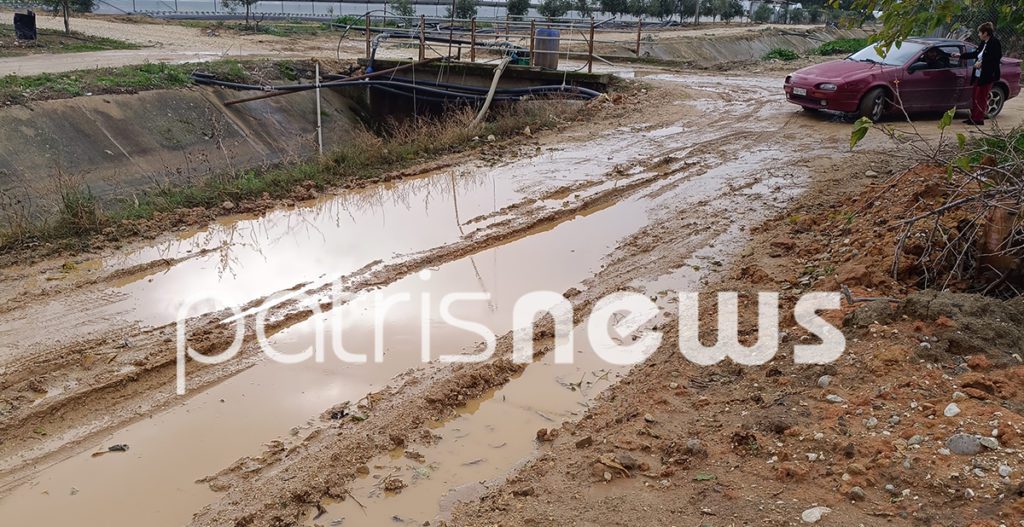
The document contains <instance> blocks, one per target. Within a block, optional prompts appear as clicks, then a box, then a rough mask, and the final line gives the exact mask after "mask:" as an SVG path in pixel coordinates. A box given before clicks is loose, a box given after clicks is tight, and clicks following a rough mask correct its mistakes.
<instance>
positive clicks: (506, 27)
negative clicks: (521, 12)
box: [505, 11, 510, 38]
mask: <svg viewBox="0 0 1024 527" xmlns="http://www.w3.org/2000/svg"><path fill="white" fill-rule="evenodd" d="M509 35H510V33H509V31H508V12H507V11H506V12H505V38H508V37H509Z"/></svg>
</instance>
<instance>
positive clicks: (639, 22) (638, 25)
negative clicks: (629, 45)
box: [636, 17, 644, 57]
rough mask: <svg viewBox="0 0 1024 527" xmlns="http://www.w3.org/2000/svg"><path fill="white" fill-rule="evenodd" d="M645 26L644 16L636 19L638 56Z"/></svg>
mask: <svg viewBox="0 0 1024 527" xmlns="http://www.w3.org/2000/svg"><path fill="white" fill-rule="evenodd" d="M643 27H644V19H643V17H641V18H638V19H637V21H636V56H637V57H639V56H640V32H641V31H642V30H643Z"/></svg>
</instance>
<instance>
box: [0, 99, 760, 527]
mask: <svg viewBox="0 0 1024 527" xmlns="http://www.w3.org/2000/svg"><path fill="white" fill-rule="evenodd" d="M766 104H767V103H766ZM694 132H696V134H697V136H698V137H701V138H702V139H703V140H702V141H697V142H695V143H686V144H683V145H679V146H670V147H667V148H666V149H664V150H662V151H659V152H658V153H657V154H652V155H649V156H647V157H648V159H647V161H646V162H645V163H643V165H642V167H643V168H646V169H648V170H650V169H652V168H656V169H657V170H656V171H655V172H654V173H653V174H649V175H646V176H643V177H637V178H634V179H633V180H627V181H628V182H627V183H624V184H621V185H619V186H614V187H612V188H610V189H606V190H602V191H600V192H598V193H595V194H593V195H591V196H587V198H586V199H584V200H582V201H580V202H578V203H576V204H574V205H572V206H570V207H566V208H562V209H558V210H554V211H547V212H546V213H539V212H540V211H543V207H541V206H539V205H538V202H537V201H536V200H534V201H530V202H523V203H522V204H518V205H517V206H516V207H514V208H513V209H512V210H510V211H508V212H509V213H512V214H517V215H519V216H521V217H522V216H525V217H528V218H529V219H527V220H523V219H518V220H517V219H515V217H513V218H509V219H505V220H501V221H498V222H495V223H494V224H491V225H489V226H487V227H484V228H480V229H477V230H475V231H472V232H470V233H469V234H467V235H466V236H465V237H464V238H463V239H462V240H460V241H459V242H457V243H455V244H452V245H449V246H445V247H442V248H440V249H436V250H430V251H426V252H425V253H422V254H419V255H414V256H413V257H411V258H410V259H408V260H407V261H404V262H400V263H397V264H392V265H387V266H380V267H379V268H375V269H368V270H366V271H365V272H364V273H353V274H352V275H350V276H349V277H348V282H347V284H346V286H347V287H346V289H347V290H348V291H350V292H355V291H361V290H365V289H366V288H371V287H375V286H380V285H385V284H388V283H390V282H393V281H394V280H395V279H397V278H398V277H400V276H404V275H407V274H410V273H412V272H414V271H416V270H419V269H424V268H429V267H432V266H436V265H439V264H442V263H445V262H450V261H453V260H455V259H458V258H460V257H463V256H467V255H471V254H475V253H478V252H480V251H483V250H486V249H488V248H491V247H495V246H499V245H502V244H505V243H510V242H512V241H514V240H516V239H520V238H524V237H528V236H530V235H531V234H533V233H535V232H539V231H541V230H544V229H545V228H546V227H550V226H553V225H557V224H559V223H562V222H565V221H569V220H571V219H573V218H575V217H577V216H579V215H585V214H587V213H588V212H590V211H593V210H599V209H601V208H604V207H609V206H614V204H615V203H617V202H619V201H621V200H622V199H625V198H626V197H628V196H632V195H637V194H640V193H644V192H647V193H649V194H650V195H651V196H652V197H657V196H660V195H662V194H664V193H665V192H666V191H667V187H669V186H670V185H673V184H674V183H676V182H678V181H681V180H683V179H686V178H688V177H690V176H692V175H694V174H696V173H698V172H701V171H704V170H706V169H707V166H706V165H696V166H694V165H687V164H685V163H683V164H682V166H673V161H668V162H666V161H665V159H666V157H670V156H673V155H674V154H682V155H691V153H693V152H697V153H706V155H708V156H709V157H710V158H713V157H714V154H715V153H716V152H725V151H726V150H725V149H723V147H722V146H721V145H720V144H719V143H722V142H723V141H725V140H723V137H726V136H728V140H730V141H738V140H741V139H747V140H749V139H750V138H757V137H758V135H759V134H761V133H763V132H750V131H746V130H741V131H732V132H728V133H727V134H725V135H716V136H714V137H711V138H708V137H707V135H706V131H703V130H695V131H689V133H687V134H685V137H683V139H687V138H690V139H692V134H693V133H694ZM675 141H676V142H678V141H679V138H676V139H675ZM652 159H653V160H652ZM617 177H618V178H621V175H619V176H617ZM659 184H663V186H659ZM550 197H551V198H552V199H558V198H559V197H560V196H559V195H557V194H553V195H551V196H550ZM675 225H676V226H677V227H678V226H679V224H675ZM708 225H709V224H708V223H705V224H704V227H705V230H706V231H707V232H709V233H710V232H721V230H722V229H724V228H726V227H727V225H726V224H725V223H724V222H718V223H717V225H718V227H716V228H715V229H714V230H712V229H708V228H707V227H708ZM643 233H644V234H645V235H646V236H650V235H651V234H652V233H655V234H657V236H658V240H659V242H667V241H672V240H675V241H676V243H679V244H680V246H683V245H684V244H683V242H684V241H689V240H695V241H699V240H706V239H707V238H705V237H703V236H696V237H694V236H692V234H691V235H689V236H688V238H687V239H686V240H682V239H680V238H679V235H678V233H676V235H672V233H666V232H662V231H661V230H660V229H645V230H644V231H643ZM661 252H662V253H665V252H666V251H661ZM668 253H671V251H668ZM666 256H671V254H666ZM677 256H678V255H677ZM634 263H635V262H634ZM679 265H682V263H681V261H680V262H679ZM643 266H644V265H643V263H642V262H641V263H640V264H638V267H637V268H642V267H643ZM619 267H620V268H621V265H620V266H619ZM630 274H633V273H629V272H624V273H623V274H622V276H621V277H620V278H619V279H618V281H612V280H609V281H608V283H609V284H612V283H626V282H625V279H626V278H627V275H630ZM602 276H607V275H606V274H605V275H602ZM327 289H328V288H327V287H319V288H313V289H311V290H308V291H306V292H307V293H310V294H316V295H324V296H326V295H327V294H328V293H329V291H328V290H327ZM264 298H266V297H264ZM261 300H262V299H260V300H257V301H253V302H250V303H249V307H256V306H257V305H259V303H260V302H261ZM582 302H583V303H581V304H580V305H581V306H584V307H585V306H587V305H589V304H588V303H587V302H589V300H588V301H582ZM322 305H323V306H326V307H330V302H329V301H324V302H323V304H322ZM310 315H311V313H309V312H308V310H303V309H301V308H300V307H298V306H297V305H295V304H289V303H286V304H282V305H280V306H277V307H275V308H274V310H273V312H272V313H271V316H272V319H273V320H274V322H272V324H271V326H272V328H273V329H272V331H278V330H281V329H284V328H287V327H290V326H292V325H294V324H296V323H298V322H300V321H302V320H305V319H306V318H308V317H309V316H310ZM223 316H224V313H215V314H209V315H207V316H204V317H200V318H197V319H195V320H193V321H191V324H190V325H191V326H194V327H197V328H202V332H203V333H204V334H201V335H200V336H201V337H202V338H203V339H204V340H205V344H206V346H204V347H205V348H206V349H216V348H217V347H218V346H221V345H223V344H225V343H226V342H227V341H229V340H230V336H231V335H229V333H230V332H228V331H226V330H223V329H221V328H217V327H216V326H215V325H214V324H215V323H216V322H217V321H218V320H220V319H221V318H223ZM249 331H250V335H251V328H249ZM172 334H173V326H163V327H161V328H155V329H153V330H148V331H146V332H144V333H143V335H144V337H143V338H142V339H140V342H141V344H135V345H133V348H135V349H132V350H130V351H122V352H121V353H125V354H127V355H130V356H131V357H133V359H132V362H134V364H132V362H128V364H129V365H130V366H133V367H134V369H133V370H129V371H119V370H115V371H105V372H103V373H104V374H103V375H98V376H96V378H95V379H94V380H93V382H91V383H90V385H89V386H88V387H87V388H83V389H81V390H78V391H77V392H75V391H73V392H75V393H71V394H67V395H62V396H60V397H55V398H48V399H44V400H43V401H42V402H41V403H40V404H39V405H38V406H39V408H38V409H34V410H32V409H30V411H25V412H23V413H22V415H20V416H19V420H18V422H17V424H15V425H14V426H12V427H10V428H8V427H5V428H4V430H3V431H2V434H3V435H2V436H0V441H3V443H2V444H3V445H4V447H3V448H4V450H3V451H2V452H0V454H4V455H6V453H7V452H10V451H14V450H17V449H18V448H19V446H18V445H15V446H14V447H12V446H11V442H10V441H8V440H6V439H7V438H10V440H11V441H16V440H17V436H18V434H17V433H10V431H9V430H14V431H15V432H21V433H22V434H24V433H25V432H27V431H28V430H30V429H31V428H32V426H33V425H34V426H37V427H42V426H44V425H45V426H51V427H53V428H54V429H55V430H57V429H59V428H60V427H59V426H57V425H59V424H64V423H65V422H72V423H74V422H78V423H81V422H83V421H84V422H88V421H89V420H90V418H92V417H95V416H97V415H104V412H105V413H106V415H108V416H109V417H108V418H107V420H105V421H104V422H102V423H100V424H98V425H94V426H93V427H92V428H91V429H88V430H85V431H84V432H83V433H81V434H79V435H78V436H77V437H76V438H71V439H70V440H69V439H68V437H67V436H66V435H65V436H63V437H61V438H60V440H59V441H54V443H53V444H57V445H59V444H60V443H64V445H63V446H60V448H58V449H56V450H51V451H49V452H45V450H46V449H45V448H42V449H38V450H37V451H39V452H43V453H42V454H41V455H40V456H37V459H38V460H45V461H54V460H56V459H57V458H59V457H60V455H61V454H62V453H64V452H66V451H67V450H69V449H70V448H72V447H73V446H74V445H75V444H76V443H79V444H80V443H82V442H85V441H88V440H89V439H90V438H92V437H95V436H96V434H98V433H99V432H101V431H104V430H109V429H111V428H113V427H116V426H119V425H123V424H126V423H128V422H131V421H132V420H136V419H138V418H139V417H141V416H142V415H144V414H145V413H148V412H152V411H154V410H156V409H159V408H161V407H163V406H166V405H167V404H168V403H170V402H179V401H180V399H174V398H173V397H172V396H171V395H170V393H169V389H170V387H171V386H172V380H173V375H174V373H173V356H172V357H169V358H168V357H167V356H166V349H167V348H168V340H167V339H168V336H169V335H172ZM117 349H119V347H118V343H111V342H98V343H95V345H94V346H92V347H91V348H89V352H86V353H93V354H102V353H108V352H113V353H114V354H115V356H116V355H117V353H118V352H117V351H114V350H117ZM253 351H254V350H252V349H246V350H244V351H243V357H242V360H239V361H233V363H232V366H231V367H218V368H208V367H203V368H193V369H192V371H191V372H190V377H191V378H192V379H198V382H196V385H195V386H193V389H192V390H191V391H190V394H195V393H198V392H199V391H201V389H202V387H205V386H209V385H212V383H214V382H217V381H218V380H222V379H225V378H227V377H229V376H231V375H232V374H234V373H237V372H238V371H240V370H241V369H244V368H246V367H248V366H250V365H252V364H254V363H255V362H257V361H258V360H259V354H258V353H254V352H253ZM82 355H83V356H84V355H85V353H83V354H82ZM127 358H128V357H126V359H127ZM111 360H113V359H111ZM53 361H54V362H53V363H52V364H53V365H57V366H58V367H60V368H65V369H68V368H73V367H74V363H75V361H74V360H70V361H66V362H64V363H61V362H60V359H59V358H57V359H53ZM124 365H125V362H121V363H119V364H118V366H120V367H123V366H124ZM481 368H482V369H475V368H469V369H467V368H457V369H456V371H454V372H447V371H445V372H443V373H437V374H436V375H437V376H433V377H432V376H430V375H427V374H424V375H425V377H424V378H422V379H420V380H416V379H414V380H413V384H419V383H422V385H423V386H424V387H423V388H422V390H425V391H424V392H420V393H428V392H429V391H430V390H434V391H436V390H442V391H443V390H446V389H448V390H455V391H457V392H459V395H461V396H462V400H464V399H465V397H468V396H471V395H472V394H474V393H477V394H478V392H479V391H481V390H485V389H488V388H491V387H494V386H499V385H502V384H504V383H505V382H507V381H508V380H509V379H510V378H511V377H512V375H514V373H515V371H517V370H516V369H515V368H512V369H510V368H509V367H508V365H506V364H503V363H492V364H490V365H489V366H481ZM428 385H429V386H428ZM446 386H447V387H448V388H445V387H446ZM196 388H199V389H196ZM160 392H167V393H163V394H161V393H160ZM413 392H414V390H411V391H410V394H412V393H413ZM154 393H157V394H158V395H156V396H154ZM429 393H433V392H429ZM458 400H459V398H458V397H449V398H442V399H436V398H435V400H433V401H432V402H430V406H428V407H421V408H420V410H422V411H424V412H425V413H424V414H423V415H431V413H430V411H431V409H433V410H435V411H437V412H443V411H445V410H449V409H450V408H451V406H452V404H450V403H452V402H453V401H458ZM126 401H127V402H129V403H131V404H132V405H134V406H135V408H133V409H132V410H130V411H119V410H118V407H119V406H124V405H125V404H126ZM72 403H77V404H72ZM69 406H74V408H69ZM399 406H400V405H399ZM112 409H113V410H112ZM396 411H397V410H396ZM414 413H415V412H413V414H414ZM72 414H73V415H72ZM413 414H410V413H402V412H398V413H396V414H395V415H394V419H385V420H387V421H389V422H391V421H394V422H396V423H399V422H401V421H402V419H403V418H404V417H403V416H406V417H413ZM54 416H60V419H56V420H55V419H53V417H54ZM385 417H386V414H385ZM382 418H383V417H382ZM57 421H59V422H57ZM382 426H383V427H384V428H387V427H388V425H382ZM65 428H70V427H65ZM384 428H382V429H381V430H383V429H384ZM55 433H56V432H55ZM321 435H322V433H320V434H318V435H317V437H320V436H321ZM358 435H359V432H357V433H356V436H358ZM314 439H315V438H314ZM389 439H390V438H389ZM353 440H355V437H353ZM365 443H366V441H365V440H362V441H356V442H355V443H353V444H355V445H364V446H365ZM385 443H387V441H383V442H382V443H381V444H385ZM22 444H24V442H23V443H22ZM68 444H70V445H71V446H70V447H69V446H68ZM307 447H308V445H304V446H303V448H307ZM364 453H365V452H364ZM359 455H362V454H359ZM270 457H274V456H272V455H271V456H270ZM20 462H21V461H20V460H19V463H20ZM274 470H275V471H276V470H277V469H276V468H275V469H274ZM16 472H17V471H16V470H12V471H11V472H9V474H14V473H16ZM226 476H227V475H222V477H224V478H225V479H227V478H226ZM247 477H252V478H255V477H256V475H253V474H250V475H249V476H247ZM233 484H234V485H237V484H238V483H237V482H235V483H233ZM303 485H306V484H303ZM244 486H247V485H243V487H244ZM307 486H308V485H307ZM263 490H266V489H263ZM328 490H329V489H328ZM238 492H246V491H245V490H239V491H238ZM295 492H296V493H299V494H303V492H304V491H302V490H301V489H296V490H295ZM232 499H234V498H229V497H227V496H226V497H225V500H227V501H226V502H222V505H218V508H224V510H230V509H231V508H232V507H231V506H230V503H231V502H232ZM252 499H254V498H247V499H245V500H242V501H244V502H249V501H252ZM260 499H261V500H265V501H264V502H265V503H269V502H270V501H271V500H270V498H267V497H261V498H260ZM300 501H302V500H300ZM224 503H227V505H224ZM307 504H308V503H307ZM297 510H298V509H297ZM206 514H207V516H209V514H214V515H215V516H216V515H217V514H219V513H206ZM197 521H201V520H197ZM200 524H201V523H200Z"/></svg>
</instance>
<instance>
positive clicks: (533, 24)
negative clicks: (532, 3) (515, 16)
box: [530, 20, 537, 66]
mask: <svg viewBox="0 0 1024 527" xmlns="http://www.w3.org/2000/svg"><path fill="white" fill-rule="evenodd" d="M536 34H537V21H536V20H530V66H533V65H534V64H536V63H537V54H536V53H534V52H533V48H534V46H533V43H534V35H536Z"/></svg>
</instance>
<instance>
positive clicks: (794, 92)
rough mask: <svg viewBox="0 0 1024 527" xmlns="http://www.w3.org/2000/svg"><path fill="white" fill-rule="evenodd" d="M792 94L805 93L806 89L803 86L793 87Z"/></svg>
mask: <svg viewBox="0 0 1024 527" xmlns="http://www.w3.org/2000/svg"><path fill="white" fill-rule="evenodd" d="M793 95H807V90H806V89H804V88H793Z"/></svg>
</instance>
